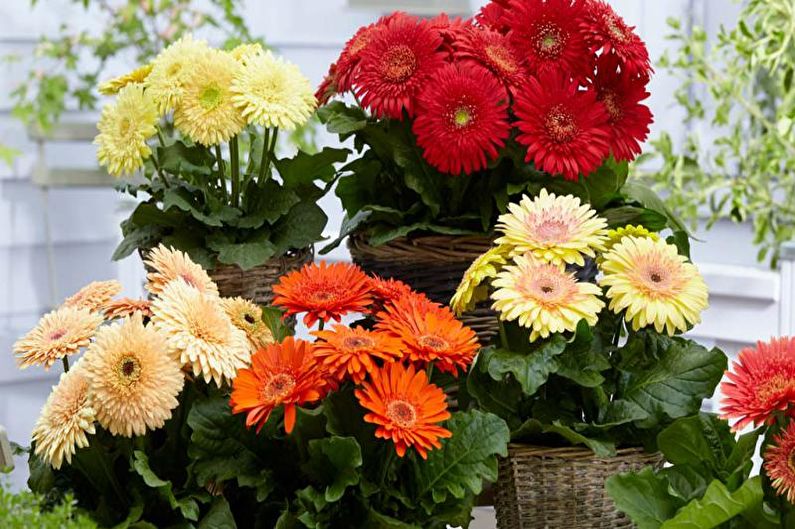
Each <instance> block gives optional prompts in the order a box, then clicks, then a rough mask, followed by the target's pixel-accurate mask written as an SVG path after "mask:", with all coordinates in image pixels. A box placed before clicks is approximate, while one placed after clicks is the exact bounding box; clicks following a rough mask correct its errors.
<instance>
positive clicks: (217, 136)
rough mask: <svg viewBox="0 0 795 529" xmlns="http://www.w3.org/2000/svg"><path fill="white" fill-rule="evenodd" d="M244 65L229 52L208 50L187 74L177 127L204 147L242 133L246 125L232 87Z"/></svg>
mask: <svg viewBox="0 0 795 529" xmlns="http://www.w3.org/2000/svg"><path fill="white" fill-rule="evenodd" d="M240 68H241V65H240V64H239V63H238V62H237V61H236V60H235V59H234V57H232V56H231V55H229V54H228V53H226V52H223V51H219V50H213V49H210V50H207V51H206V52H204V53H202V54H200V55H199V56H198V57H196V58H195V62H194V64H192V65H191V69H190V71H189V72H187V74H186V75H185V83H184V87H183V90H182V99H181V101H180V103H179V105H178V106H177V107H176V109H175V110H174V125H176V127H177V128H178V129H179V130H180V132H182V133H183V134H185V135H187V136H189V137H190V138H192V139H193V140H194V141H195V142H197V143H201V144H202V145H207V146H209V145H217V144H219V143H224V142H227V141H229V139H230V138H231V137H232V136H235V135H236V134H238V133H239V132H240V131H241V130H243V127H244V126H245V124H246V122H245V119H243V115H242V114H241V113H240V110H238V108H237V107H236V106H235V104H234V102H233V100H232V96H233V94H232V92H231V90H230V86H231V84H232V80H233V79H234V78H235V75H236V73H237V71H238V70H239V69H240Z"/></svg>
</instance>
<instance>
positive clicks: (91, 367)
mask: <svg viewBox="0 0 795 529" xmlns="http://www.w3.org/2000/svg"><path fill="white" fill-rule="evenodd" d="M167 350H168V346H167V344H166V340H165V338H164V337H163V336H162V335H161V334H160V333H158V332H157V331H156V330H155V329H154V328H153V327H151V326H144V324H143V318H142V317H141V314H140V313H138V314H133V316H132V317H130V318H125V319H124V320H122V321H121V322H120V323H116V324H114V325H110V326H108V327H103V328H102V329H100V331H99V332H98V333H97V337H96V340H95V341H94V343H93V344H91V346H90V347H89V348H88V350H87V351H86V354H85V356H84V357H83V359H82V363H83V368H84V369H85V373H86V378H87V379H88V381H89V382H90V384H91V391H92V400H93V403H94V409H95V410H96V412H97V420H98V421H99V423H100V424H101V425H102V426H103V427H104V428H105V429H107V430H108V431H110V433H112V434H113V435H123V436H125V437H133V436H136V435H144V434H145V433H146V431H147V430H148V429H152V430H154V429H156V428H160V427H162V426H163V424H165V422H166V421H167V420H168V419H170V418H171V411H172V410H173V409H174V408H176V407H177V406H178V405H179V402H178V401H177V396H178V395H179V393H180V391H182V386H183V384H184V382H185V377H184V375H183V373H182V368H181V366H180V364H179V363H178V362H177V361H176V360H175V359H174V358H172V357H171V356H169V355H168V354H164V351H167Z"/></svg>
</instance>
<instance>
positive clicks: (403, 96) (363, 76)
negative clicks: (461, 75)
mask: <svg viewBox="0 0 795 529" xmlns="http://www.w3.org/2000/svg"><path fill="white" fill-rule="evenodd" d="M369 38H370V42H369V44H368V45H367V46H366V47H365V48H364V49H363V50H362V51H361V59H360V62H359V65H358V71H357V75H356V80H355V87H354V91H355V93H356V95H357V96H358V97H359V99H360V100H361V102H362V105H363V106H365V107H367V108H369V109H370V110H371V111H372V113H373V114H374V115H376V116H377V117H390V118H395V119H401V118H402V117H403V111H404V110H405V111H406V112H407V113H408V114H409V116H413V115H414V108H415V98H416V95H417V93H418V92H419V89H420V86H423V85H424V83H425V81H426V80H427V79H428V78H429V77H430V76H431V74H432V73H433V72H434V71H436V70H437V69H438V68H440V67H441V66H442V65H443V64H444V53H443V52H440V51H437V50H438V48H439V46H440V45H441V43H442V37H441V36H440V35H439V33H438V32H437V31H434V30H433V29H432V28H431V27H430V25H429V24H428V23H427V22H425V21H420V20H417V19H416V18H415V17H410V16H408V15H405V14H399V15H396V16H394V17H393V18H391V19H389V20H388V21H387V22H386V23H385V24H383V25H381V26H379V27H378V29H377V30H376V31H373V33H372V34H371V35H369ZM338 66H339V64H338Z"/></svg>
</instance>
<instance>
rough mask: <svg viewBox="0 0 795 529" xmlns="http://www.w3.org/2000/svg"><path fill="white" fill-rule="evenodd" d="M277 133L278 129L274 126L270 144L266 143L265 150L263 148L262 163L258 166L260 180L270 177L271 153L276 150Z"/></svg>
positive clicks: (263, 180)
mask: <svg viewBox="0 0 795 529" xmlns="http://www.w3.org/2000/svg"><path fill="white" fill-rule="evenodd" d="M278 135H279V129H277V128H274V129H273V135H272V136H271V137H270V145H268V149H267V150H263V152H262V163H261V164H260V168H259V176H260V182H265V181H266V180H267V179H268V178H270V174H271V162H272V161H273V154H274V151H275V150H276V139H277V137H278ZM266 139H267V138H266ZM263 148H264V145H263Z"/></svg>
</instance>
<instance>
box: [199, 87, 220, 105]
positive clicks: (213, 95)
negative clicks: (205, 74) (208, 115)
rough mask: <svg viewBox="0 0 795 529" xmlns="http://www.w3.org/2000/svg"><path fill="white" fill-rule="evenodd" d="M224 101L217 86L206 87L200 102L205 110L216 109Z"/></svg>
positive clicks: (200, 96)
mask: <svg viewBox="0 0 795 529" xmlns="http://www.w3.org/2000/svg"><path fill="white" fill-rule="evenodd" d="M222 99H223V97H222V94H221V89H220V88H219V87H218V85H215V84H211V85H207V86H205V87H204V89H203V90H202V91H201V94H200V95H199V102H200V103H201V106H202V107H204V109H205V110H214V109H216V108H217V107H218V106H219V105H220V104H221V101H222Z"/></svg>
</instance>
